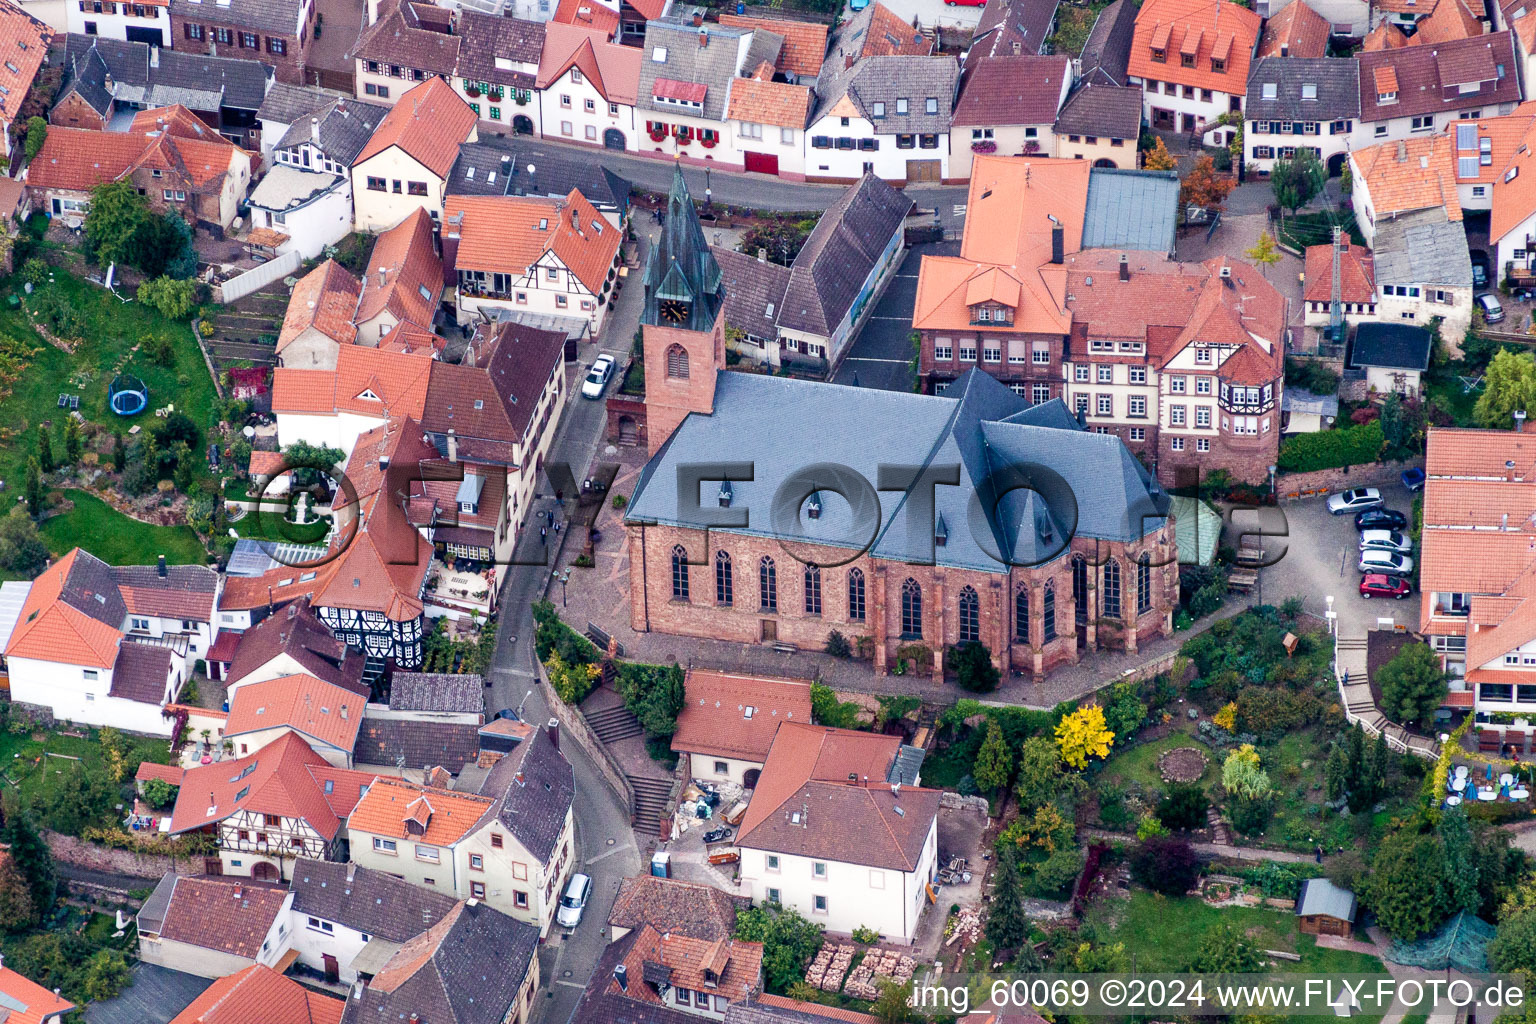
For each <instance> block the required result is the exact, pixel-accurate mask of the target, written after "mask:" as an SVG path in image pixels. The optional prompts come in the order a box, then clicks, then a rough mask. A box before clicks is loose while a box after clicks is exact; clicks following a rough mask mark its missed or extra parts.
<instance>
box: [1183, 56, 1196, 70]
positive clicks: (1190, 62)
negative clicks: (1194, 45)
mask: <svg viewBox="0 0 1536 1024" xmlns="http://www.w3.org/2000/svg"><path fill="white" fill-rule="evenodd" d="M1179 64H1180V66H1182V67H1186V68H1192V67H1194V66H1195V55H1194V54H1192V53H1181V54H1179Z"/></svg>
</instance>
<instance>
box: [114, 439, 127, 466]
mask: <svg viewBox="0 0 1536 1024" xmlns="http://www.w3.org/2000/svg"><path fill="white" fill-rule="evenodd" d="M127 463H128V446H127V445H126V444H124V443H123V432H122V431H121V430H114V431H113V432H112V469H113V470H114V471H115V472H118V473H121V472H122V471H123V466H125V465H127Z"/></svg>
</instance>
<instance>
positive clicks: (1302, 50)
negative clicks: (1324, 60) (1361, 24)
mask: <svg viewBox="0 0 1536 1024" xmlns="http://www.w3.org/2000/svg"><path fill="white" fill-rule="evenodd" d="M1382 24H1384V25H1385V24H1387V23H1386V22H1382ZM1330 31H1332V30H1331V28H1330V27H1329V25H1328V19H1327V18H1325V17H1323V16H1322V15H1321V14H1318V13H1317V12H1316V11H1314V10H1313V9H1312V6H1311V5H1310V4H1308V3H1306V2H1305V0H1301V2H1298V3H1291V4H1287V5H1286V7H1285V9H1284V10H1282V11H1281V12H1280V13H1279V14H1276V15H1275V16H1274V17H1272V18H1270V19H1269V22H1268V23H1267V24H1266V25H1265V26H1264V34H1263V35H1262V36H1261V37H1260V38H1259V52H1258V53H1257V54H1256V55H1255V56H1257V57H1326V56H1328V35H1329V32H1330Z"/></svg>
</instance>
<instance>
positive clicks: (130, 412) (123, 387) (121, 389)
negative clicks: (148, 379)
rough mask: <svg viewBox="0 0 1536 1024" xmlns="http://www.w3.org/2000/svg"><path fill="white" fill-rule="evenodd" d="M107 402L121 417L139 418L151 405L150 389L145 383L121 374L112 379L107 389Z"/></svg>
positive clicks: (131, 376)
mask: <svg viewBox="0 0 1536 1024" xmlns="http://www.w3.org/2000/svg"><path fill="white" fill-rule="evenodd" d="M107 401H108V403H109V404H110V405H111V406H112V411H113V412H115V413H117V414H118V415H119V416H137V415H138V414H139V413H141V412H143V411H144V409H145V407H146V406H147V405H149V389H148V388H147V387H145V386H144V382H143V381H142V380H139V378H137V377H135V376H133V375H131V374H125V373H120V374H118V375H117V376H116V377H113V378H112V385H111V387H109V388H108V389H107Z"/></svg>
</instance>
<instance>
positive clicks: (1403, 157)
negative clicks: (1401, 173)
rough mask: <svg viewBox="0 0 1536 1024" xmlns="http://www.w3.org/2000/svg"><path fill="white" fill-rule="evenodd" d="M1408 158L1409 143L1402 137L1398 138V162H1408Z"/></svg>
mask: <svg viewBox="0 0 1536 1024" xmlns="http://www.w3.org/2000/svg"><path fill="white" fill-rule="evenodd" d="M1407 160H1408V143H1406V142H1404V141H1403V140H1402V139H1398V140H1397V162H1398V163H1400V164H1401V163H1406V162H1407Z"/></svg>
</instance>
